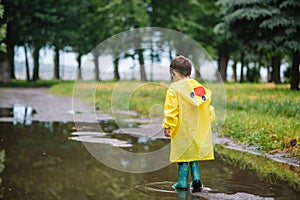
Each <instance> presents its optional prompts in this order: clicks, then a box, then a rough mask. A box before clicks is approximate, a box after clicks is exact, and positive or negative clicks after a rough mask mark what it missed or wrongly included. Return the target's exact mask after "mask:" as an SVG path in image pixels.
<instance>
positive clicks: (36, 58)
mask: <svg viewBox="0 0 300 200" xmlns="http://www.w3.org/2000/svg"><path fill="white" fill-rule="evenodd" d="M40 49H41V48H40V47H37V48H34V51H33V76H32V81H37V80H38V79H40V77H39V68H40V63H39V57H40Z"/></svg>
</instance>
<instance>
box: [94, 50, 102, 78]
mask: <svg viewBox="0 0 300 200" xmlns="http://www.w3.org/2000/svg"><path fill="white" fill-rule="evenodd" d="M93 55H94V65H95V80H96V81H99V80H100V78H99V74H100V71H99V60H98V58H99V53H98V52H97V51H94V52H93Z"/></svg>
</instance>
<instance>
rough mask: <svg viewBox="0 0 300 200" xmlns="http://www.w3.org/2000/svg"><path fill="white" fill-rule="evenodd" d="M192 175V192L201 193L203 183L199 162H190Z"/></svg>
mask: <svg viewBox="0 0 300 200" xmlns="http://www.w3.org/2000/svg"><path fill="white" fill-rule="evenodd" d="M190 167H191V174H192V182H191V185H190V189H191V192H192V193H194V192H201V191H202V187H203V185H202V182H201V177H200V173H199V166H198V161H192V162H190Z"/></svg>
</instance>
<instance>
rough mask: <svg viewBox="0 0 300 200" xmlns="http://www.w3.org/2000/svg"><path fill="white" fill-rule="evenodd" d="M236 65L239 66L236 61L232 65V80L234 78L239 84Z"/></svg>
mask: <svg viewBox="0 0 300 200" xmlns="http://www.w3.org/2000/svg"><path fill="white" fill-rule="evenodd" d="M236 65H237V61H236V60H234V62H233V65H232V72H233V75H232V78H233V80H234V82H237V73H236Z"/></svg>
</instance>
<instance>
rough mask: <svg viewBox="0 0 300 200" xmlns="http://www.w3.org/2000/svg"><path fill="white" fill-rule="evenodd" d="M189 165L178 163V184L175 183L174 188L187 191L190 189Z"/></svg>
mask: <svg viewBox="0 0 300 200" xmlns="http://www.w3.org/2000/svg"><path fill="white" fill-rule="evenodd" d="M189 171H190V170H189V165H188V163H186V162H180V163H178V182H177V183H175V184H174V185H173V186H172V188H174V189H181V190H187V188H188V185H189V183H188V178H189Z"/></svg>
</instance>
